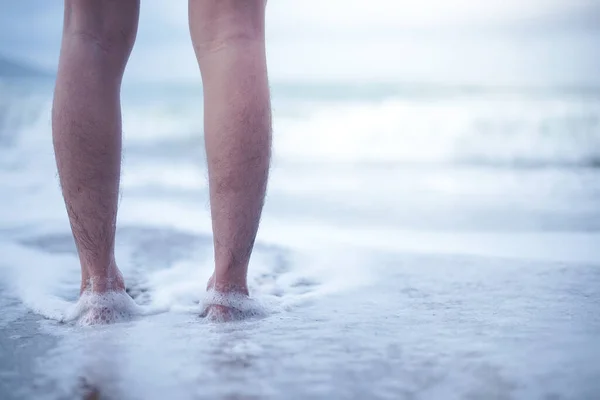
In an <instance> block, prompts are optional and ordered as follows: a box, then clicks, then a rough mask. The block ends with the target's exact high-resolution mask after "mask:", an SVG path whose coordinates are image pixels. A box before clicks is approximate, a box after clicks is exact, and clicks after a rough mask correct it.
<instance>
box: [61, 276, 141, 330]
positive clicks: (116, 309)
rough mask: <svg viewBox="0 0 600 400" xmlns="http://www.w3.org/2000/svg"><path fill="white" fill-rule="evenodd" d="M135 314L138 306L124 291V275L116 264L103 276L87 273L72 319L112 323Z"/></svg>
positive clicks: (86, 323)
mask: <svg viewBox="0 0 600 400" xmlns="http://www.w3.org/2000/svg"><path fill="white" fill-rule="evenodd" d="M136 313H137V305H136V304H135V302H134V301H133V299H131V297H130V296H129V295H128V294H127V293H126V291H125V282H124V280H123V275H122V274H121V271H119V269H118V268H117V267H116V266H114V267H111V268H109V269H108V271H106V273H105V274H103V275H102V276H90V275H88V274H86V275H84V280H83V281H82V282H81V292H80V296H79V301H78V302H77V305H76V307H75V309H74V310H73V312H72V315H71V317H70V318H69V319H73V320H77V321H78V323H79V324H80V325H97V324H109V323H113V322H118V321H123V320H127V319H128V318H129V317H130V316H131V315H134V314H136Z"/></svg>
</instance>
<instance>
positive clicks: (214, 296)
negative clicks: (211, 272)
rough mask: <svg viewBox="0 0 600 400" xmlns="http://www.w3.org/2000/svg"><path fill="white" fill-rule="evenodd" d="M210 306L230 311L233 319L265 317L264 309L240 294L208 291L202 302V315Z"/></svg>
mask: <svg viewBox="0 0 600 400" xmlns="http://www.w3.org/2000/svg"><path fill="white" fill-rule="evenodd" d="M210 306H222V307H226V308H228V309H231V310H232V312H234V314H235V315H236V318H235V319H244V318H250V317H260V316H265V315H266V313H267V312H266V309H265V307H263V306H262V305H261V304H260V303H258V302H257V301H256V300H254V299H251V298H250V297H248V296H246V295H245V294H242V293H237V292H218V291H216V290H214V289H211V290H208V291H207V292H206V295H205V297H204V300H203V302H202V313H201V315H206V314H207V312H208V311H209V308H210Z"/></svg>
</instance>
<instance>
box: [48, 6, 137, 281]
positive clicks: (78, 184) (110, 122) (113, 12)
mask: <svg viewBox="0 0 600 400" xmlns="http://www.w3.org/2000/svg"><path fill="white" fill-rule="evenodd" d="M138 14H139V0H119V1H110V0H65V19H64V27H63V39H62V46H61V53H60V62H59V69H58V78H57V82H56V89H55V93H54V107H53V110H52V133H53V141H54V150H55V153H56V162H57V166H58V173H59V177H60V183H61V187H62V192H63V196H64V200H65V204H66V208H67V212H68V215H69V221H70V223H71V230H72V232H73V236H74V238H75V243H76V245H77V251H78V253H79V260H80V263H81V277H82V283H81V291H82V292H83V291H84V290H90V291H92V292H107V291H113V290H123V289H124V283H123V278H122V276H121V273H120V272H119V270H118V268H117V265H116V263H115V257H114V244H115V224H116V216H117V202H118V193H119V176H120V169H121V105H120V87H121V80H122V77H123V72H124V70H125V65H126V63H127V59H128V57H129V53H130V52H131V49H132V47H133V43H134V41H135V35H136V31H137V21H138Z"/></svg>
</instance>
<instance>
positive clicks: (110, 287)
mask: <svg viewBox="0 0 600 400" xmlns="http://www.w3.org/2000/svg"><path fill="white" fill-rule="evenodd" d="M88 271H89V272H88V273H87V274H86V275H85V279H84V280H82V282H81V292H82V293H83V292H84V291H91V292H94V293H105V292H111V291H121V290H125V282H124V280H123V275H122V274H121V271H119V269H118V268H117V266H116V265H114V266H109V267H108V268H105V269H101V270H98V269H95V270H88Z"/></svg>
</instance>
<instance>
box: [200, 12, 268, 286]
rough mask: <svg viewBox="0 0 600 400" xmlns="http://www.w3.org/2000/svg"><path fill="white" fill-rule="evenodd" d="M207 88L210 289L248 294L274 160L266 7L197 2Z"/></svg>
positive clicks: (203, 72)
mask: <svg viewBox="0 0 600 400" xmlns="http://www.w3.org/2000/svg"><path fill="white" fill-rule="evenodd" d="M189 18H190V32H191V36H192V42H193V44H194V50H195V53H196V58H197V60H198V64H199V66H200V72H201V74H202V81H203V86H204V135H205V143H206V153H207V158H208V173H209V188H210V205H211V215H212V227H213V234H214V250H215V272H214V274H213V277H212V278H211V280H210V281H209V287H211V288H214V289H215V290H216V291H218V292H236V293H242V294H246V295H247V294H248V287H247V282H246V275H247V270H248V262H249V259H250V255H251V253H252V249H253V246H254V240H255V238H256V233H257V230H258V225H259V220H260V216H261V212H262V207H263V203H264V197H265V191H266V186H267V176H268V170H269V161H270V153H271V106H270V97H269V86H268V79H267V67H266V57H265V36H264V35H265V31H264V21H265V1H264V0H190V1H189Z"/></svg>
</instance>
